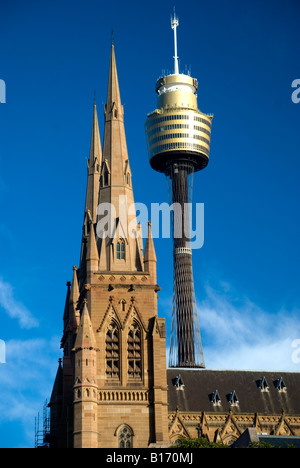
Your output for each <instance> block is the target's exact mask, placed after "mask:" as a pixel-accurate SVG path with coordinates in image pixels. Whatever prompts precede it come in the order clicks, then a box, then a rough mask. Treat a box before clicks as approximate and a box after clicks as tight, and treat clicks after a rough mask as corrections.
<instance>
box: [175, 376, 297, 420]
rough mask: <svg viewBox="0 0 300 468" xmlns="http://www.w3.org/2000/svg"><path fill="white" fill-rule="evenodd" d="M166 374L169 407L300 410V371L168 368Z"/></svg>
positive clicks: (219, 410) (274, 411) (186, 409)
mask: <svg viewBox="0 0 300 468" xmlns="http://www.w3.org/2000/svg"><path fill="white" fill-rule="evenodd" d="M167 376H168V403H169V411H175V410H176V408H178V407H179V409H180V411H183V412H202V411H206V412H216V413H224V412H228V411H229V410H230V409H232V411H233V412H235V413H261V414H270V413H271V414H281V412H282V411H284V412H285V413H287V414H300V399H299V389H300V372H280V371H272V372H271V371H247V370H208V369H185V368H170V369H168V371H167ZM179 377H180V382H181V385H180V386H178V385H177V383H178V380H179ZM216 395H217V396H218V398H216Z"/></svg>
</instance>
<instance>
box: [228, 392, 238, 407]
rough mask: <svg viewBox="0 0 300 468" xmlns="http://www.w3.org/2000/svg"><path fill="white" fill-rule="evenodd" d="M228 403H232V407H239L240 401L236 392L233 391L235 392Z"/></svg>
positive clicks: (231, 394)
mask: <svg viewBox="0 0 300 468" xmlns="http://www.w3.org/2000/svg"><path fill="white" fill-rule="evenodd" d="M228 401H229V403H230V406H238V405H239V399H238V396H237V394H236V391H235V390H233V392H231V393H230V395H229V398H228Z"/></svg>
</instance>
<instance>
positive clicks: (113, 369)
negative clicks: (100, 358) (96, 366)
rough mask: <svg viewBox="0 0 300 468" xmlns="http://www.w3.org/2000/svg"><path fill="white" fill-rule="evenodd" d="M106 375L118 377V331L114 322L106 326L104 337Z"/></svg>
mask: <svg viewBox="0 0 300 468" xmlns="http://www.w3.org/2000/svg"><path fill="white" fill-rule="evenodd" d="M105 362H106V377H107V378H108V379H114V380H119V379H120V332H119V327H118V326H117V324H116V323H115V322H112V323H111V324H110V326H109V327H108V330H107V332H106V337H105Z"/></svg>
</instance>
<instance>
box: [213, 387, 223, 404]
mask: <svg viewBox="0 0 300 468" xmlns="http://www.w3.org/2000/svg"><path fill="white" fill-rule="evenodd" d="M211 402H212V404H213V405H214V406H221V398H220V395H219V392H218V390H215V391H214V392H213V393H212V395H211Z"/></svg>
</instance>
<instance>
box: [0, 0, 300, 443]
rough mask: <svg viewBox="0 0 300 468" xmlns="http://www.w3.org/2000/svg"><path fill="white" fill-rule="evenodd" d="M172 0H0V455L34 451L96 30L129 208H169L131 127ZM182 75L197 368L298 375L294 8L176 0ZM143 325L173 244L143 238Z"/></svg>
mask: <svg viewBox="0 0 300 468" xmlns="http://www.w3.org/2000/svg"><path fill="white" fill-rule="evenodd" d="M173 6H174V2H173V1H172V2H171V1H164V0H163V1H160V2H155V1H154V2H150V3H146V2H137V1H130V2H121V1H119V0H117V1H115V2H99V1H96V0H85V1H84V2H83V1H74V0H73V1H70V0H66V1H57V0H52V1H51V2H50V1H48V0H47V1H37V0H36V1H34V0H28V1H26V2H24V1H21V0H10V1H5V0H1V2H0V8H1V15H0V43H1V50H0V79H2V80H4V81H5V83H6V103H5V104H0V210H1V219H0V317H1V326H0V339H1V340H4V341H5V344H6V363H5V364H4V363H3V364H0V446H1V447H32V446H33V445H34V418H35V416H36V415H37V413H38V412H39V411H40V412H41V411H42V406H43V403H44V401H45V399H46V398H49V397H50V393H51V388H52V383H53V379H54V376H55V373H56V369H57V361H58V358H59V357H60V355H61V352H60V338H61V334H62V317H63V308H64V301H65V294H66V282H67V281H69V280H70V279H71V277H72V266H73V265H77V264H78V261H79V250H80V240H81V227H82V220H83V209H84V201H85V188H86V158H87V157H88V155H89V145H90V135H91V123H92V107H93V97H94V90H96V96H97V106H98V116H99V123H100V132H101V135H102V136H103V105H104V103H105V100H106V91H107V82H108V68H109V56H110V42H111V31H112V29H113V30H114V42H115V51H116V59H117V66H118V74H119V81H120V89H121V98H122V101H123V104H124V106H125V129H126V135H127V144H128V151H129V158H130V163H131V169H132V172H133V186H134V194H135V200H136V202H143V203H146V204H147V206H149V209H150V204H151V202H157V203H161V202H163V201H168V194H167V185H166V182H165V179H164V176H163V175H161V174H158V173H156V172H154V171H153V170H152V169H151V168H150V165H149V163H148V155H147V147H146V139H145V135H144V122H145V119H146V116H147V113H148V112H151V111H152V110H154V109H155V107H156V94H155V82H156V79H157V78H158V77H159V76H160V75H161V74H162V72H163V71H172V66H173V59H172V57H173V36H172V31H171V29H170V14H171V12H172V10H173ZM175 6H176V11H177V14H178V16H179V20H180V26H179V28H178V55H179V58H180V67H181V71H184V70H185V67H187V68H189V69H191V73H192V76H194V77H196V78H197V79H198V81H199V91H198V105H199V108H200V110H202V111H203V112H205V113H213V114H214V119H213V127H212V144H211V158H210V163H209V165H208V167H207V168H206V169H205V170H204V171H202V172H201V173H197V174H196V175H195V179H194V196H193V201H194V202H195V203H196V202H199V203H204V206H205V243H204V246H203V248H202V249H199V250H195V251H194V253H193V262H194V279H195V288H196V297H197V302H198V308H199V320H200V327H201V332H202V341H203V348H204V357H205V361H206V366H207V367H208V368H231V369H232V368H235V369H266V370H267V369H270V370H271V369H275V370H291V371H299V370H300V363H297V362H295V360H293V359H292V352H293V347H292V343H293V341H294V340H297V339H300V324H299V319H300V297H299V279H300V278H299V264H300V248H299V237H300V223H299V200H300V184H299V175H300V151H299V128H300V126H299V124H300V103H299V104H295V103H293V102H292V99H291V95H292V92H293V89H292V88H291V84H292V82H293V80H295V79H300V61H299V57H300V41H299V21H300V4H299V2H298V1H297V0H285V1H279V0H272V1H271V0H252V1H249V2H248V1H239V0H226V1H225V0H224V1H223V0H210V1H209V2H190V1H185V2H177V3H176V2H175ZM155 246H156V253H157V257H158V282H159V285H160V286H161V288H162V290H161V292H160V294H159V315H160V316H165V317H166V318H167V323H168V327H169V323H170V318H171V301H172V299H171V298H172V244H171V240H170V239H156V242H155Z"/></svg>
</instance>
